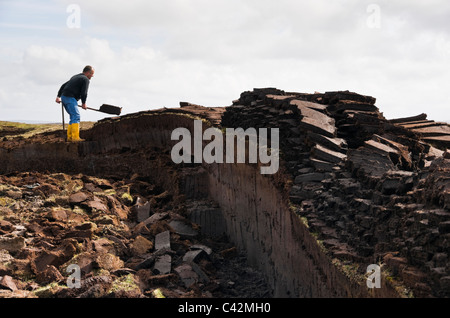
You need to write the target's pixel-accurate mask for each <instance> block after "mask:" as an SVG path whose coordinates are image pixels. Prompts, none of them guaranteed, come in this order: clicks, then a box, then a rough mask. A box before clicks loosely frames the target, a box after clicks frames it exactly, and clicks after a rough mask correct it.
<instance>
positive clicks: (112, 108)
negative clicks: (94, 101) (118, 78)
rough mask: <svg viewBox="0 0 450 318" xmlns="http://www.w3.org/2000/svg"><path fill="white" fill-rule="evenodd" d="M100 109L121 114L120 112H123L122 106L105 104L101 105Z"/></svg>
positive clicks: (104, 111)
mask: <svg viewBox="0 0 450 318" xmlns="http://www.w3.org/2000/svg"><path fill="white" fill-rule="evenodd" d="M99 111H101V112H103V113H107V114H113V115H120V113H121V112H122V107H117V106H113V105H108V104H103V105H102V106H100V109H99Z"/></svg>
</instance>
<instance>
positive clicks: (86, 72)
mask: <svg viewBox="0 0 450 318" xmlns="http://www.w3.org/2000/svg"><path fill="white" fill-rule="evenodd" d="M94 72H95V70H94V68H93V67H92V66H90V65H86V66H85V67H84V69H83V74H84V75H86V77H87V78H89V79H91V78H92V77H93V76H94Z"/></svg>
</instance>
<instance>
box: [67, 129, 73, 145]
mask: <svg viewBox="0 0 450 318" xmlns="http://www.w3.org/2000/svg"><path fill="white" fill-rule="evenodd" d="M67 141H68V142H71V141H72V125H68V126H67Z"/></svg>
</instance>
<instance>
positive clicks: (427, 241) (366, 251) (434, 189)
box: [222, 88, 450, 297]
mask: <svg viewBox="0 0 450 318" xmlns="http://www.w3.org/2000/svg"><path fill="white" fill-rule="evenodd" d="M406 122H407V121H404V120H403V121H400V122H393V121H388V120H386V119H385V118H384V117H383V115H382V113H380V112H379V110H378V108H377V107H376V106H375V98H373V97H370V96H363V95H359V94H356V93H352V92H348V91H344V92H342V91H340V92H327V93H324V94H320V93H315V94H304V93H291V92H284V91H281V90H278V89H275V88H270V89H255V90H253V91H251V92H244V93H242V94H241V97H240V99H239V100H237V101H235V102H234V103H233V105H232V106H230V107H227V109H226V111H225V113H224V115H223V117H222V126H223V127H242V128H244V129H246V128H249V127H254V128H258V127H267V128H270V127H278V128H280V148H281V161H282V162H283V163H284V166H285V167H286V168H287V171H288V172H289V173H290V175H291V178H292V180H293V182H292V186H291V188H290V196H289V198H290V203H291V206H292V207H294V211H295V212H296V213H297V214H298V215H299V216H301V217H302V219H303V220H305V222H306V224H307V225H308V227H309V230H310V232H311V233H316V235H317V239H318V240H319V241H320V242H321V243H322V244H323V246H324V247H325V248H326V249H327V251H328V252H329V253H330V256H331V257H333V258H337V259H339V260H341V261H342V262H344V263H345V262H352V264H355V262H356V263H358V264H361V266H362V267H364V266H367V265H368V264H371V263H377V262H380V261H381V262H383V263H385V264H386V265H388V266H389V268H390V269H391V270H392V271H393V273H394V274H395V276H396V277H397V278H399V279H401V280H402V281H404V282H405V284H406V285H407V286H408V288H411V290H412V292H413V294H414V295H415V296H419V297H422V296H430V295H433V296H449V295H450V288H449V286H450V284H449V282H450V258H449V253H448V250H449V245H448V242H449V241H450V237H449V224H450V212H449V207H450V186H449V184H450V182H449V181H450V179H449V177H448V171H450V170H449V167H450V165H449V164H450V160H449V159H446V158H444V157H445V156H449V155H448V153H446V152H445V147H443V143H442V141H443V140H444V141H445V138H447V137H446V136H445V134H441V135H439V136H431V135H427V136H425V135H423V133H421V132H420V131H418V130H417V129H419V128H417V127H415V128H417V129H414V130H413V129H411V127H410V126H408V125H406V124H405V123H406ZM432 127H434V128H436V125H434V126H432ZM439 127H440V128H439V129H446V128H442V127H443V125H440V126H439ZM429 133H431V132H429ZM433 137H439V139H440V142H439V143H436V142H434V143H433V144H430V143H429V141H431V139H426V138H433ZM434 139H436V138H434ZM364 269H365V267H364Z"/></svg>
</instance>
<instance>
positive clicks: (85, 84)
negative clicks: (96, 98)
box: [81, 78, 89, 109]
mask: <svg viewBox="0 0 450 318" xmlns="http://www.w3.org/2000/svg"><path fill="white" fill-rule="evenodd" d="M88 89H89V80H88V79H87V78H86V80H85V81H83V85H82V87H81V107H82V108H83V109H86V107H87V106H86V99H87V93H88Z"/></svg>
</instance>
